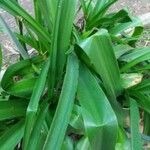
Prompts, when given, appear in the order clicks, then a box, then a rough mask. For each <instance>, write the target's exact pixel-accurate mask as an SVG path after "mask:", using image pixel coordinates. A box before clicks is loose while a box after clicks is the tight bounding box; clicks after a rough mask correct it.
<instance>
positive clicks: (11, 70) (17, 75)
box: [1, 57, 43, 98]
mask: <svg viewBox="0 0 150 150" xmlns="http://www.w3.org/2000/svg"><path fill="white" fill-rule="evenodd" d="M42 61H43V58H41V57H33V58H32V59H27V60H21V61H20V62H18V63H16V64H13V65H11V66H9V67H8V68H7V70H6V72H5V73H4V76H3V78H2V81H1V87H2V88H3V89H4V90H5V91H6V92H8V93H9V94H11V95H14V96H19V97H25V98H27V97H29V96H30V95H31V92H32V90H33V87H34V84H35V82H36V76H35V74H38V72H37V70H38V69H37V70H35V69H34V67H33V64H34V65H35V66H36V65H37V66H38V65H39V64H40V63H41V62H42ZM8 81H9V82H8Z"/></svg>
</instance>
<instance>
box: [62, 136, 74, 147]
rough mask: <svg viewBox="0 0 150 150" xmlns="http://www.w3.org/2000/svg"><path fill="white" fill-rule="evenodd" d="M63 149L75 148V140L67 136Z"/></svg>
mask: <svg viewBox="0 0 150 150" xmlns="http://www.w3.org/2000/svg"><path fill="white" fill-rule="evenodd" d="M61 150H74V148H73V140H72V139H71V138H70V137H68V136H66V137H65V140H64V142H63V145H62V148H61Z"/></svg>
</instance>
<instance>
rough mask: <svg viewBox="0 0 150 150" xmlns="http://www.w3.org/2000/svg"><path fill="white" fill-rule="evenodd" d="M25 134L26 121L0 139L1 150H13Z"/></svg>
mask: <svg viewBox="0 0 150 150" xmlns="http://www.w3.org/2000/svg"><path fill="white" fill-rule="evenodd" d="M23 134H24V120H21V121H19V122H18V123H16V124H15V125H14V126H12V127H11V128H10V129H8V130H7V131H6V132H5V133H4V134H3V135H2V136H1V137H0V149H3V150H13V149H15V146H16V145H17V144H18V143H19V142H20V141H21V139H22V137H23Z"/></svg>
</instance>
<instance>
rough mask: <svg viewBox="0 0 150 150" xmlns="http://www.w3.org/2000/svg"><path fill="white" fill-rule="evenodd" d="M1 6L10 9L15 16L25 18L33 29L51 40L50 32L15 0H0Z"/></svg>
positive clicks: (47, 39)
mask: <svg viewBox="0 0 150 150" xmlns="http://www.w3.org/2000/svg"><path fill="white" fill-rule="evenodd" d="M0 7H1V8H3V9H4V10H6V11H8V12H9V13H10V14H12V15H14V16H19V17H21V18H22V19H23V20H25V21H26V22H27V23H28V24H29V26H30V28H31V29H33V31H34V32H35V33H36V34H37V35H39V36H41V37H42V38H44V39H45V40H46V41H49V42H50V37H49V34H48V33H47V32H46V30H45V29H44V28H43V27H42V26H41V25H40V24H39V23H38V22H36V21H35V20H34V19H33V17H32V16H31V15H29V14H28V13H27V12H26V11H25V10H24V9H23V8H21V7H20V6H19V5H18V4H17V3H16V2H15V1H11V0H0Z"/></svg>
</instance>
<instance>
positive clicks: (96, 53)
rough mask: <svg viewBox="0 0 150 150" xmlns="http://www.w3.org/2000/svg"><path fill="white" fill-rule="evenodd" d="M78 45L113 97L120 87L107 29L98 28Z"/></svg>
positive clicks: (112, 97)
mask: <svg viewBox="0 0 150 150" xmlns="http://www.w3.org/2000/svg"><path fill="white" fill-rule="evenodd" d="M79 46H80V47H81V48H82V49H83V50H84V52H85V53H86V54H87V56H88V57H89V59H90V61H91V64H92V65H94V67H95V69H96V71H97V72H98V73H99V75H100V76H101V78H102V80H103V82H104V86H105V88H106V91H107V94H108V95H109V97H110V98H111V99H115V98H116V96H117V95H118V94H119V93H120V91H121V90H122V87H121V82H120V81H121V80H120V73H119V67H118V64H117V61H116V58H115V54H114V50H113V45H112V43H111V40H110V36H109V34H108V32H107V30H104V29H103V30H100V31H99V32H97V33H96V34H94V35H92V36H91V37H89V38H87V39H85V40H83V41H82V42H81V43H79Z"/></svg>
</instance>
